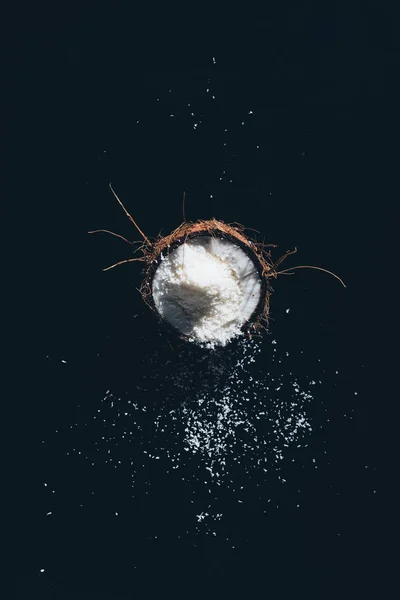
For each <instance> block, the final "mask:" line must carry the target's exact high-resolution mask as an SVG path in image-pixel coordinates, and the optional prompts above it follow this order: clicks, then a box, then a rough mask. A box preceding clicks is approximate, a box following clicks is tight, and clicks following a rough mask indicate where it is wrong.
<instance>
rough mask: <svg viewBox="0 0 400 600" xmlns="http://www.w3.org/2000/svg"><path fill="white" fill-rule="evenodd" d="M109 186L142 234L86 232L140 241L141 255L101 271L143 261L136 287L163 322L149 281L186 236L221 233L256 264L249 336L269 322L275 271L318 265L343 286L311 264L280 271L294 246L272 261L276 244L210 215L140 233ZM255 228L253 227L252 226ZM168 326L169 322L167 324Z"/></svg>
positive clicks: (246, 330)
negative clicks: (257, 289) (256, 295)
mask: <svg viewBox="0 0 400 600" xmlns="http://www.w3.org/2000/svg"><path fill="white" fill-rule="evenodd" d="M110 189H111V191H112V193H113V194H114V196H115V198H116V199H117V201H118V203H119V204H120V205H121V207H122V209H123V210H124V212H125V214H126V215H127V216H128V218H129V219H130V221H131V222H132V223H133V225H134V226H135V228H136V229H137V230H138V231H139V233H140V234H141V236H142V238H143V239H142V240H141V241H140V242H130V241H129V240H127V239H126V238H125V237H123V236H121V235H119V234H117V233H114V232H113V231H109V230H107V229H98V230H96V231H89V233H97V232H100V231H103V232H105V233H109V234H111V235H114V236H116V237H119V238H121V239H123V240H124V241H125V242H127V243H128V244H131V245H134V244H139V247H138V248H137V249H136V250H135V253H137V252H141V253H142V256H138V257H135V258H128V259H125V260H122V261H119V262H117V263H115V264H113V265H111V266H109V267H106V268H105V269H104V271H108V270H109V269H113V268H114V267H117V266H119V265H121V264H124V263H129V262H143V263H145V275H144V279H143V282H142V284H141V286H140V288H139V292H140V294H141V296H142V298H143V300H144V302H145V303H146V304H147V305H148V306H149V308H150V309H151V310H152V311H154V312H155V313H156V315H157V317H158V319H159V320H160V321H161V322H162V323H163V325H166V323H165V321H164V320H163V319H162V317H161V315H160V314H159V312H158V310H157V309H156V306H155V304H154V300H153V294H152V282H153V278H154V274H155V272H156V270H157V267H158V266H159V264H160V262H161V256H162V255H163V254H165V253H166V254H168V253H169V252H171V251H172V250H174V249H175V248H177V247H178V246H179V245H181V244H184V243H185V242H186V241H187V240H189V239H193V238H194V237H199V236H214V237H220V238H223V239H226V240H229V241H231V242H232V243H235V244H237V245H238V246H240V248H241V249H242V250H243V251H244V252H245V253H246V254H247V255H248V256H249V258H250V259H251V260H252V262H253V264H254V266H255V268H256V269H257V271H258V273H259V276H260V279H261V295H260V301H259V303H258V305H257V308H256V309H255V311H254V312H253V315H252V316H251V318H250V320H249V321H248V322H247V323H245V325H244V326H243V327H242V330H243V331H245V332H246V333H247V334H248V335H249V336H250V337H251V333H252V331H258V330H259V329H261V328H263V329H267V327H268V322H269V311H270V296H271V293H272V291H273V290H272V287H271V285H270V280H271V279H273V278H275V279H276V278H277V276H278V275H281V274H285V275H292V274H293V273H291V272H290V271H293V270H295V269H305V268H309V269H317V270H320V271H324V272H326V273H329V274H330V275H333V277H335V278H336V279H338V280H339V281H340V282H341V283H342V285H343V286H344V287H346V286H345V285H344V283H343V281H342V280H341V279H340V277H338V276H337V275H335V273H332V272H331V271H328V270H327V269H323V268H322V267H316V266H311V265H299V266H296V267H291V268H290V269H286V270H283V271H281V270H280V271H278V270H277V267H278V266H279V265H280V264H281V263H282V262H283V261H284V260H285V259H286V258H287V257H288V256H290V255H291V254H294V253H295V252H297V249H296V248H294V250H288V251H287V252H285V253H284V254H283V255H282V256H281V257H280V258H279V259H278V260H276V261H275V262H274V261H273V260H272V257H271V253H270V250H269V249H270V248H271V247H272V248H277V245H276V244H265V243H264V242H257V241H256V240H255V239H252V238H250V237H248V236H247V235H246V233H245V232H246V231H248V230H249V229H248V228H246V227H244V226H243V225H241V224H240V223H225V222H224V221H220V220H217V219H209V220H201V219H200V220H198V221H196V222H187V221H184V222H183V223H181V224H180V225H179V227H177V228H176V229H175V230H174V231H172V233H170V234H169V235H166V236H162V235H161V234H159V235H158V236H157V237H156V238H155V239H154V240H153V241H150V239H149V238H148V237H147V236H146V235H145V234H144V233H143V231H142V230H141V229H140V227H139V226H138V224H137V223H136V222H135V220H134V219H133V218H132V217H131V215H130V214H129V213H128V211H127V210H126V208H125V207H124V205H123V204H122V202H121V200H120V199H119V198H118V196H117V194H116V193H115V192H114V190H113V188H112V187H111V184H110ZM253 231H254V230H253ZM167 327H168V328H169V329H171V327H170V326H168V325H167ZM174 332H175V334H176V335H178V336H179V337H181V338H185V339H186V336H184V335H182V334H180V333H179V332H177V331H176V330H175V329H174Z"/></svg>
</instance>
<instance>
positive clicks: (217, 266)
mask: <svg viewBox="0 0 400 600" xmlns="http://www.w3.org/2000/svg"><path fill="white" fill-rule="evenodd" d="M161 258H162V260H161V263H160V265H159V266H158V268H157V270H156V272H155V275H154V278H153V284H152V293H153V299H154V303H155V306H156V308H157V310H158V312H159V313H160V315H161V316H162V317H163V318H164V319H165V320H166V321H167V322H168V323H169V324H170V325H172V326H173V327H175V328H176V329H177V330H178V331H179V332H180V333H182V334H184V335H186V336H188V337H189V339H190V340H191V341H195V342H198V343H200V344H205V345H207V346H210V347H214V346H217V345H222V346H224V345H225V344H226V343H227V342H229V341H230V340H231V339H232V338H234V337H236V336H238V335H241V333H242V332H241V327H242V326H243V325H244V323H245V322H246V321H247V320H248V319H250V317H251V316H252V314H253V312H254V310H255V309H256V307H257V305H258V302H259V300H260V295H261V278H260V275H259V273H258V271H257V269H256V267H255V265H254V263H253V261H252V260H251V259H250V258H249V257H248V256H247V254H246V253H245V252H244V251H243V250H242V249H241V248H240V247H239V246H238V245H236V244H234V243H233V242H231V241H228V240H225V239H222V238H216V237H211V236H198V237H196V238H193V239H191V240H189V241H187V242H186V243H184V244H181V245H180V246H178V247H177V248H175V249H174V250H172V251H171V252H170V253H167V254H166V255H165V254H164V255H162V257H161Z"/></svg>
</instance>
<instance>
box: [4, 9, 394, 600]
mask: <svg viewBox="0 0 400 600" xmlns="http://www.w3.org/2000/svg"><path fill="white" fill-rule="evenodd" d="M293 4H294V6H290V5H286V6H283V5H282V6H280V5H279V6H271V8H269V9H266V8H264V9H263V10H262V11H256V12H254V13H253V12H251V11H249V12H248V13H247V12H244V13H243V14H242V13H237V14H233V13H232V11H231V8H229V10H228V8H226V10H223V9H222V8H219V9H218V10H217V9H215V11H212V12H209V13H207V14H205V13H204V12H203V9H202V7H201V6H200V5H198V6H188V7H187V8H186V9H183V10H182V11H175V12H172V11H170V9H169V8H167V7H165V8H164V9H163V10H161V11H160V10H159V7H156V6H152V7H148V8H146V9H144V8H140V9H139V8H138V7H134V6H133V5H132V6H129V5H128V4H125V5H124V6H123V8H118V7H116V6H115V7H114V8H104V7H102V6H100V5H93V6H92V7H90V8H89V6H85V7H83V8H81V9H80V10H72V9H68V8H67V7H66V6H64V7H63V8H61V7H54V8H53V9H52V10H50V11H49V10H46V11H45V10H43V11H39V12H32V13H30V14H29V13H25V14H24V17H23V18H21V21H20V23H19V25H18V27H17V28H16V39H17V41H18V43H17V44H16V45H15V63H13V67H14V68H13V72H12V77H13V85H12V87H13V89H14V90H15V91H16V101H15V106H14V109H15V113H14V114H15V115H16V116H15V118H14V121H13V126H14V128H13V146H12V150H13V151H14V152H15V154H16V156H17V158H18V168H17V169H16V171H15V173H14V179H13V187H14V192H15V194H16V197H17V198H18V207H19V210H20V220H21V226H20V234H22V235H21V237H22V238H23V241H24V243H23V246H24V256H25V260H27V261H28V265H29V268H27V269H26V272H25V274H24V277H23V280H24V282H23V283H24V289H25V293H26V297H27V298H29V307H30V310H29V314H30V324H29V329H27V330H26V331H29V336H28V337H29V341H28V343H27V344H25V343H24V344H23V347H24V348H25V351H26V364H27V365H28V366H27V367H26V372H27V374H28V372H29V379H28V375H27V377H26V379H28V380H29V390H28V391H26V392H25V393H24V395H23V399H22V411H21V414H23V425H25V427H24V428H23V431H24V435H23V436H22V441H21V444H22V451H23V454H24V457H25V458H24V462H25V466H24V469H23V471H22V473H23V488H24V492H23V493H22V494H21V498H22V501H21V504H22V506H21V511H20V514H21V515H22V516H21V520H20V521H19V522H18V524H17V531H16V539H17V543H18V548H19V550H18V558H17V589H18V597H19V598H26V597H29V598H36V597H37V598H47V597H49V598H133V597H140V598H141V597H153V594H154V595H155V594H158V593H160V592H163V591H165V593H167V590H173V591H175V592H177V590H178V589H180V588H183V589H184V590H186V593H187V594H191V595H192V594H195V593H197V592H198V591H199V590H200V589H202V586H204V588H205V589H206V590H208V593H209V594H210V595H211V596H212V594H214V593H215V594H216V593H217V592H218V593H220V594H227V593H228V592H229V593H230V592H231V591H232V590H243V593H246V594H247V595H248V596H250V597H258V596H260V597H263V596H264V595H265V596H267V595H268V594H272V595H271V597H285V594H286V593H289V591H290V592H297V593H298V594H299V595H303V594H304V593H306V592H307V593H311V592H312V591H316V592H317V595H318V597H329V594H331V593H333V591H335V593H337V592H338V591H339V592H340V596H341V597H350V595H351V596H352V597H354V596H355V597H358V595H359V594H360V593H365V592H366V591H367V590H370V589H375V586H377V589H378V590H379V589H380V588H382V586H383V587H385V585H386V583H387V581H388V579H387V577H388V575H389V574H390V568H391V567H390V561H389V559H388V552H387V545H388V544H389V538H390V534H389V533H388V530H387V525H385V524H384V518H383V513H384V510H383V508H382V506H383V504H382V495H383V493H384V488H385V485H384V484H382V481H381V480H382V473H381V463H382V440H383V438H384V437H385V436H384V434H383V432H382V428H381V425H380V423H381V418H380V414H382V412H385V411H386V407H387V402H388V396H387V395H386V392H385V391H384V385H385V382H384V381H383V380H382V378H381V379H379V377H378V376H377V373H383V372H384V371H383V365H384V358H383V355H382V346H381V338H380V329H381V328H380V325H379V319H380V314H381V311H382V307H380V306H379V300H378V298H379V297H380V296H382V295H383V296H384V295H385V292H387V284H386V283H385V278H384V277H383V272H384V265H385V263H384V260H385V259H384V257H385V256H387V255H388V254H390V252H391V251H392V248H391V246H390V243H389V241H388V236H387V234H386V231H387V227H388V225H389V222H390V221H391V220H392V219H393V220H394V219H395V216H396V210H395V206H396V202H397V201H396V197H398V185H397V184H396V178H395V167H396V164H397V160H398V152H397V151H396V145H397V141H396V140H397V134H396V132H397V131H398V116H397V113H398V111H396V105H397V102H396V95H397V87H396V86H397V77H396V72H397V70H398V67H399V50H398V44H397V45H396V21H395V18H394V15H393V14H390V11H389V12H387V11H386V12H385V10H384V9H383V8H382V7H379V5H378V3H376V5H374V4H372V3H359V4H358V3H352V2H350V3H341V4H340V3H337V4H336V5H335V6H333V5H332V6H331V8H328V7H326V6H325V5H324V3H312V2H298V3H293ZM213 57H215V59H216V61H215V64H214V63H213ZM206 88H209V89H210V92H205V90H206ZM169 90H171V91H169ZM212 95H214V96H215V99H213V98H212ZM157 99H159V100H157ZM188 104H191V107H188ZM249 111H253V114H252V115H249ZM190 112H193V113H195V116H194V117H193V116H191V115H190ZM170 115H174V116H173V117H171V116H170ZM199 120H200V121H201V122H200V123H199V125H198V127H197V128H196V129H194V128H193V124H194V123H198V122H199ZM242 121H243V122H244V125H242V124H241V123H242ZM225 129H227V131H226V132H225V131H224V130H225ZM224 143H226V146H224ZM257 146H259V148H257ZM22 165H23V169H21V166H22ZM224 170H225V171H226V173H222V172H223V171H224ZM220 177H222V180H220ZM230 180H232V181H230ZM110 181H111V182H112V183H113V185H114V187H115V189H116V191H117V193H118V194H119V195H120V197H121V199H122V200H123V202H124V203H125V205H126V206H127V208H128V210H129V211H130V212H131V214H133V215H134V217H135V219H136V220H137V221H138V223H139V224H140V227H141V228H142V229H143V230H144V231H145V232H146V234H147V235H148V236H150V237H154V236H156V235H157V234H158V233H159V232H160V231H161V232H162V233H163V234H167V233H169V232H170V231H171V230H172V229H174V228H175V227H176V226H177V225H178V224H179V223H180V222H181V221H182V202H181V199H182V193H183V190H186V193H187V203H186V218H187V219H188V220H196V219H198V218H210V217H216V218H220V219H223V220H224V221H227V222H232V221H238V222H241V223H243V224H244V225H246V226H248V227H254V228H256V229H258V230H259V231H260V232H261V233H260V235H259V239H260V240H262V239H263V238H264V236H265V239H266V241H267V242H271V243H276V244H278V245H279V249H277V250H276V251H275V252H276V254H275V257H278V256H279V255H280V254H281V253H283V252H284V251H285V250H287V249H289V248H292V247H294V246H296V247H297V248H298V253H297V255H296V256H295V257H291V258H290V259H289V260H290V263H289V260H288V264H287V266H290V264H292V265H293V264H306V265H309V264H315V265H320V266H323V267H326V268H328V269H331V270H333V271H334V272H336V273H338V274H339V275H340V276H341V277H342V278H343V280H344V281H345V283H346V285H347V288H346V289H344V288H342V287H341V286H340V284H339V282H337V281H335V280H334V279H333V278H330V277H329V276H328V275H327V274H324V273H318V272H316V271H314V272H313V271H305V270H304V271H298V272H297V274H296V275H295V276H291V277H281V278H280V279H279V280H278V281H277V282H275V283H274V285H273V287H274V294H273V297H272V307H271V311H272V317H273V321H272V323H271V328H272V332H273V335H274V336H277V337H278V338H279V340H280V343H281V345H283V347H285V345H286V346H287V347H288V348H290V349H291V350H292V349H295V348H297V349H299V348H302V349H303V350H304V354H305V356H306V358H305V359H304V360H305V363H304V365H301V366H299V367H298V368H299V369H303V370H305V371H307V369H308V367H309V365H308V364H307V360H308V361H309V362H310V365H311V363H312V364H313V365H314V363H315V361H316V358H317V357H320V356H321V357H322V362H323V365H324V368H325V369H326V370H327V372H329V373H330V375H329V377H328V375H327V376H326V377H328V379H327V380H326V381H327V387H328V388H329V389H328V391H327V392H326V394H327V400H326V403H327V406H328V407H329V411H330V416H331V420H330V425H329V427H328V428H326V429H325V430H324V434H323V436H324V437H321V436H319V435H318V434H315V435H314V437H313V438H312V441H311V442H310V443H311V445H312V446H313V451H314V452H315V453H317V455H318V452H319V451H320V450H321V447H322V442H324V443H325V444H327V445H328V447H329V456H330V467H329V469H328V468H327V467H326V468H325V469H324V468H323V466H322V468H321V469H320V470H319V471H318V474H315V473H314V472H311V470H310V469H309V470H307V469H305V470H304V471H303V470H302V471H301V472H300V471H296V470H295V469H292V472H289V475H290V476H291V477H292V479H293V480H294V481H296V482H297V484H298V485H299V486H300V487H301V488H302V509H301V511H300V512H299V511H297V512H296V511H293V509H292V499H291V498H290V497H288V498H286V499H285V498H284V496H283V499H282V497H281V496H280V501H279V502H278V504H279V503H280V508H279V509H278V508H277V509H276V510H275V511H273V512H272V513H269V516H268V518H264V520H262V519H261V517H260V514H262V508H263V506H261V505H262V500H260V506H258V508H257V509H256V508H254V506H253V505H252V501H251V499H249V501H248V505H247V508H246V509H245V512H244V513H240V514H236V513H232V516H231V519H230V523H231V525H230V526H229V527H230V529H229V532H228V531H225V532H224V534H225V533H226V534H229V535H228V537H230V539H234V540H235V542H234V545H235V546H236V547H235V549H232V543H231V542H229V543H227V544H224V543H223V542H222V541H210V539H209V538H207V537H201V536H200V537H199V538H198V539H197V538H196V536H193V537H190V536H189V537H188V539H187V541H186V542H181V541H180V540H177V539H176V536H174V535H173V534H174V527H175V526H176V525H174V523H175V524H176V523H177V521H174V518H175V519H176V520H179V518H181V519H182V522H184V521H185V518H186V517H185V516H184V511H185V503H184V502H183V501H182V499H181V498H180V496H179V494H180V493H181V492H182V493H183V490H181V489H180V488H179V486H178V485H177V484H176V482H175V483H170V481H169V480H168V478H166V477H165V474H163V472H162V470H161V471H160V474H159V480H158V481H156V483H155V486H156V488H157V493H156V494H155V496H153V497H152V500H151V501H147V500H146V499H144V500H143V499H142V500H140V502H139V503H136V504H135V505H132V506H131V505H130V504H129V500H128V497H130V496H129V494H128V492H127V490H126V489H125V487H126V486H127V484H126V481H125V478H124V473H122V474H121V473H120V472H119V471H118V470H117V471H116V472H115V473H114V472H113V473H111V471H110V470H107V469H104V471H102V472H101V477H100V478H99V479H98V480H96V482H95V481H92V480H91V476H90V475H89V473H88V469H87V467H85V466H82V464H81V463H79V462H77V461H75V460H73V459H70V458H68V457H66V450H67V449H68V444H69V442H68V440H67V441H66V439H67V438H66V437H65V436H64V438H63V440H62V441H61V442H60V441H56V440H57V438H56V436H55V435H54V432H55V430H57V429H61V430H66V429H68V425H69V423H75V422H76V421H77V420H79V419H84V417H85V415H86V416H87V415H89V414H90V413H91V411H93V412H94V411H95V410H96V409H97V403H98V401H99V398H100V397H101V394H103V392H104V389H105V388H107V387H109V386H110V385H111V386H114V387H113V389H116V390H117V391H118V390H120V391H122V390H123V389H124V386H125V387H126V386H128V385H129V379H130V376H131V375H130V371H129V369H132V368H133V369H134V368H135V367H134V365H135V360H136V359H139V357H141V356H142V355H143V353H145V354H146V353H147V354H146V355H147V356H150V355H151V352H152V350H151V348H152V347H154V352H155V356H156V357H158V359H157V360H164V361H165V357H166V356H168V352H169V350H168V345H167V344H166V343H165V340H164V337H163V336H160V335H159V330H158V326H157V325H156V323H155V321H154V319H153V317H152V315H151V314H150V312H149V311H148V309H147V308H146V307H145V306H144V305H143V304H142V301H141V298H140V296H139V294H138V292H137V291H136V287H139V284H140V268H139V266H137V265H135V264H132V265H124V266H121V267H118V268H117V269H114V270H112V271H110V272H107V273H103V272H102V268H103V267H105V266H107V265H109V264H112V263H113V262H115V261H117V260H121V259H123V258H126V257H128V256H129V253H130V248H129V247H128V246H127V245H125V244H124V243H123V242H122V241H121V240H118V239H116V238H111V237H107V236H106V235H105V234H104V237H102V236H101V234H98V236H89V235H87V231H88V230H92V229H96V228H106V229H110V230H113V231H117V232H119V233H121V234H122V235H125V236H127V237H128V238H129V239H138V235H137V233H136V232H135V231H133V230H132V225H131V224H130V223H129V221H128V220H127V219H126V217H125V216H124V214H123V212H122V211H121V209H120V207H119V206H118V205H117V203H116V202H115V200H114V198H113V197H112V194H111V192H110V190H109V188H108V184H109V182H110ZM382 291H383V294H382ZM286 307H290V309H291V312H290V319H289V318H288V317H287V315H286V313H285V309H286ZM134 314H137V315H139V318H136V319H133V318H132V316H133V315H134ZM31 332H32V333H31ZM269 340H270V338H268V337H267V338H266V340H265V343H266V344H269ZM174 343H175V342H174ZM31 345H32V346H33V350H32V351H31ZM307 357H308V358H307ZM61 359H65V360H66V361H67V363H66V364H64V363H61ZM157 360H156V362H157ZM132 365H133V367H132ZM148 368H149V370H151V369H154V368H156V369H157V368H158V367H157V364H156V366H154V365H152V366H149V367H148ZM160 368H161V367H160ZM313 368H314V367H313ZM335 370H338V371H339V374H340V376H339V383H338V384H337V387H336V384H333V383H331V381H333V377H332V373H334V372H335ZM26 379H25V378H24V377H21V381H20V384H21V389H22V387H24V386H25V384H26ZM355 391H357V395H356V396H355V395H354V392H355ZM78 406H79V407H80V408H79V410H78V408H77V407H78ZM82 407H83V408H82ZM351 410H353V411H354V418H353V419H352V420H351V421H350V420H347V419H345V418H343V414H344V413H346V414H347V413H349V412H350V411H351ZM79 411H83V415H84V416H82V412H79ZM87 434H88V435H89V436H90V428H89V429H88V430H87ZM100 479H101V482H102V483H101V484H100V483H99V480H100ZM48 480H51V481H52V482H53V483H49V484H48V485H49V486H50V487H52V486H53V487H54V489H57V492H56V494H55V496H56V497H57V500H56V501H54V502H55V506H56V508H55V509H54V511H53V513H54V515H52V517H51V519H50V518H46V517H45V514H46V512H47V510H50V509H49V508H48V507H49V505H50V504H51V502H50V503H49V499H48V496H46V494H48V490H46V489H45V488H44V482H46V481H48ZM91 486H92V487H93V488H94V487H95V486H97V488H96V489H97V491H98V496H99V498H100V500H97V501H96V503H95V504H93V505H92V506H91V508H90V510H86V511H85V512H84V514H82V511H80V510H79V507H80V504H81V500H82V502H83V501H85V502H86V497H87V495H88V494H90V490H91V489H92V487H91ZM59 490H61V491H59ZM99 490H100V491H99ZM139 490H140V484H139ZM199 493H201V492H199ZM157 494H159V495H158V496H157ZM276 494H277V495H279V494H282V492H279V493H278V492H276ZM139 495H140V494H139ZM162 499H164V501H162ZM54 502H53V504H54ZM146 502H147V503H146ZM227 502H228V501H227ZM255 503H256V502H255V500H254V504H255ZM53 504H51V507H52V506H53ZM121 505H122V510H121ZM116 507H118V510H120V511H121V513H122V514H123V517H122V518H121V519H119V520H117V519H116V518H115V517H114V512H115V510H116ZM166 507H167V508H166ZM229 510H230V508H229V502H228V505H227V511H228V512H229ZM169 515H173V516H174V517H173V518H172V517H171V522H169ZM116 521H117V522H116ZM232 523H235V525H232ZM156 532H158V534H159V541H158V543H157V544H155V542H154V539H153V537H154V535H155V534H157V533H156ZM152 536H153V537H152ZM220 537H221V538H222V535H221V536H220ZM225 537H226V536H225ZM41 568H45V571H44V573H40V569H41ZM250 589H251V590H252V591H249V590H250ZM380 591H381V590H380ZM347 594H349V596H347Z"/></svg>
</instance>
